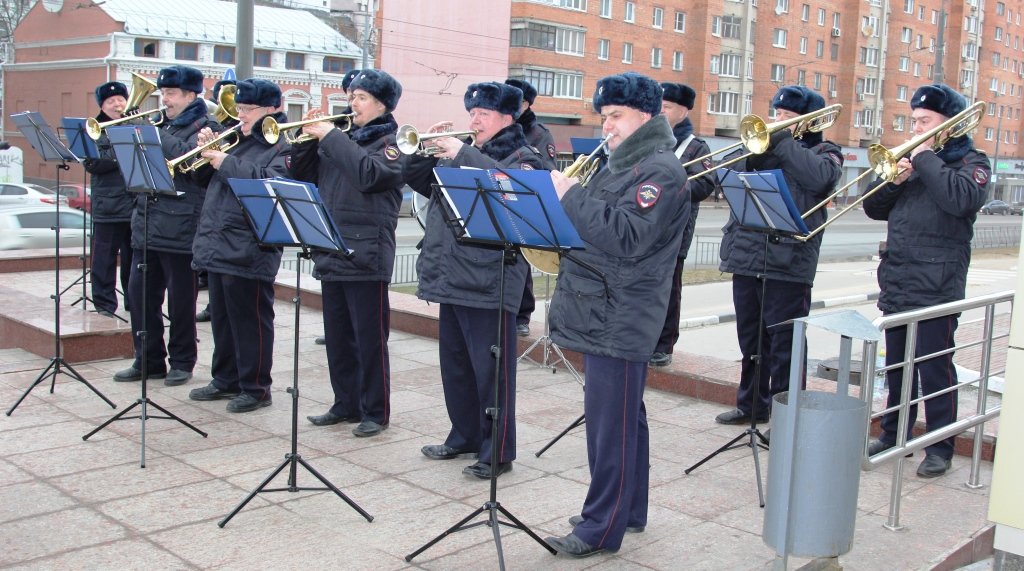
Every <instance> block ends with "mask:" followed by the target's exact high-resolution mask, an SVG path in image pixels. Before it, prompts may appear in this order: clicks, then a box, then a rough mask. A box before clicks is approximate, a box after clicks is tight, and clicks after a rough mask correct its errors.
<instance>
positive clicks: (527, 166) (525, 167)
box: [519, 163, 533, 171]
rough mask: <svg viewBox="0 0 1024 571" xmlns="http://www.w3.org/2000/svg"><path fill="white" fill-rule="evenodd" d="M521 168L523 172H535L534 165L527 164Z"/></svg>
mask: <svg viewBox="0 0 1024 571" xmlns="http://www.w3.org/2000/svg"><path fill="white" fill-rule="evenodd" d="M519 168H520V169H521V170H524V171H532V170H533V165H530V164H527V163H523V164H521V165H519Z"/></svg>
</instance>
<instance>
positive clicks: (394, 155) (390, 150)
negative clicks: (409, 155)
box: [384, 145, 402, 161]
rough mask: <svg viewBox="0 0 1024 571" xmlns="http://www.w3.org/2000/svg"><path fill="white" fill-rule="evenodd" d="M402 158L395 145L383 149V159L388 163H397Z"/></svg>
mask: <svg viewBox="0 0 1024 571" xmlns="http://www.w3.org/2000/svg"><path fill="white" fill-rule="evenodd" d="M401 156H402V153H401V151H399V150H398V146H397V145H388V146H386V147H384V158H386V159H387V160H389V161H397V160H398V158H399V157H401Z"/></svg>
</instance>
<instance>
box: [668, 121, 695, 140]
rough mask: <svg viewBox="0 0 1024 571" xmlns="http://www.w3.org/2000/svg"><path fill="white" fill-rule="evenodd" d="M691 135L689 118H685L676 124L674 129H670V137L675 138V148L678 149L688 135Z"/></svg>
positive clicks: (691, 124) (691, 129)
mask: <svg viewBox="0 0 1024 571" xmlns="http://www.w3.org/2000/svg"><path fill="white" fill-rule="evenodd" d="M692 133H693V123H692V122H691V121H690V118H689V117H687V118H686V119H683V120H682V121H680V122H678V123H676V126H675V127H672V136H673V137H675V138H676V146H677V147H678V146H679V145H680V144H681V143H682V142H683V141H684V140H686V138H687V137H689V136H690V134H692Z"/></svg>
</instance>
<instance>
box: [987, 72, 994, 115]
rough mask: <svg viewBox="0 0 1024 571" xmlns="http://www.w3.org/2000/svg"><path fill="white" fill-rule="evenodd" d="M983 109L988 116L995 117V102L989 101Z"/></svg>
mask: <svg viewBox="0 0 1024 571" xmlns="http://www.w3.org/2000/svg"><path fill="white" fill-rule="evenodd" d="M993 81H994V80H993ZM985 109H986V110H987V112H988V116H989V117H995V116H996V104H995V103H989V104H988V107H986V108H985Z"/></svg>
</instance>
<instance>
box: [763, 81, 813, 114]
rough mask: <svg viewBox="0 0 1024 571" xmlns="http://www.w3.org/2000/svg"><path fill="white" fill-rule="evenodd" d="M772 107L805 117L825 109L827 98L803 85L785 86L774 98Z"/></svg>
mask: <svg viewBox="0 0 1024 571" xmlns="http://www.w3.org/2000/svg"><path fill="white" fill-rule="evenodd" d="M772 107H774V108H776V109H785V110H787V111H792V112H793V113H796V114H797V115H804V114H805V113H810V112H811V111H817V110H818V109H824V108H825V98H824V97H822V96H820V95H818V94H817V93H815V92H814V91H811V90H810V89H807V88H806V87H804V86H802V85H784V86H782V87H780V88H779V90H778V91H777V92H776V93H775V97H772Z"/></svg>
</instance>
